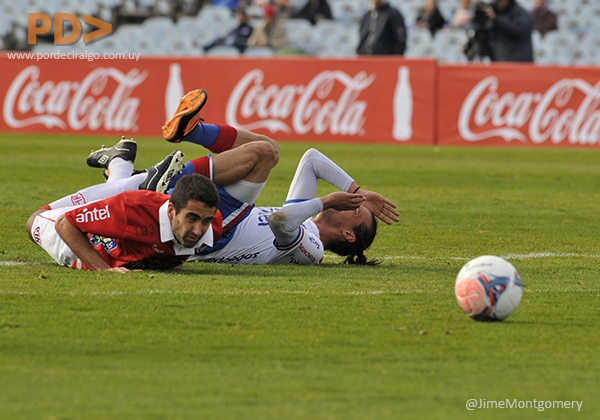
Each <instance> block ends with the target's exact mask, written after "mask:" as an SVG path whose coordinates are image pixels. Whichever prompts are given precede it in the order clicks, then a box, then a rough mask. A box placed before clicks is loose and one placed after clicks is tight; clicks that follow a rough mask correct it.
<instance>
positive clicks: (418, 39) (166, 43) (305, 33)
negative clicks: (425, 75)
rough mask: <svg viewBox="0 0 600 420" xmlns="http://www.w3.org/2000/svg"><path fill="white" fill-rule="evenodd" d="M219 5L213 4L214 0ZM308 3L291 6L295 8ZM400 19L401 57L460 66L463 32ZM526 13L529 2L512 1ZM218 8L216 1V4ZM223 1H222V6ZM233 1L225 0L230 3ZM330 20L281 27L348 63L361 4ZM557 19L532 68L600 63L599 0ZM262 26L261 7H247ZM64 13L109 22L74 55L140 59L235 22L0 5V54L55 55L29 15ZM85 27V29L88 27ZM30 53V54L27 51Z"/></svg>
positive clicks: (206, 14)
mask: <svg viewBox="0 0 600 420" xmlns="http://www.w3.org/2000/svg"><path fill="white" fill-rule="evenodd" d="M213 1H214V2H215V3H217V0H213ZM305 1H306V0H293V1H291V4H292V6H293V7H301V6H302V5H303V3H304V2H305ZM388 1H389V3H390V4H392V5H393V6H394V7H396V8H398V9H400V10H401V11H402V13H403V14H404V17H405V20H406V22H407V27H408V46H407V51H406V56H407V57H413V58H419V57H429V58H436V59H437V60H438V61H440V62H442V63H465V62H466V61H467V60H466V57H465V55H464V54H463V52H462V47H463V45H464V44H465V43H466V40H467V36H466V33H465V31H464V30H462V29H454V28H445V29H443V30H441V31H439V32H437V33H436V35H435V37H431V35H430V34H429V31H426V30H423V29H420V28H417V27H415V26H414V25H413V23H414V21H415V19H416V16H417V13H418V10H419V8H420V7H421V6H422V3H423V0H388ZM518 1H519V3H520V4H521V5H522V6H523V7H525V8H527V9H529V10H531V8H532V4H533V0H518ZM458 2H459V1H458V0H438V4H439V8H440V10H441V12H442V14H443V15H444V16H445V17H446V18H449V17H450V16H451V15H452V12H453V10H454V8H455V7H456V6H457V5H458ZM221 3H222V2H221ZM225 3H227V2H225ZM230 3H231V2H230ZM329 4H330V6H331V9H332V12H333V15H334V18H335V20H333V21H321V22H319V23H317V25H314V26H312V25H310V24H309V23H308V21H304V20H297V19H289V20H287V21H286V22H285V25H286V30H287V37H288V43H289V44H290V46H291V47H293V48H294V49H295V50H296V51H297V50H299V49H301V50H302V51H304V52H305V53H306V54H310V55H314V56H318V57H325V58H326V57H354V56H355V48H356V45H357V43H358V22H359V20H360V18H361V16H362V15H363V14H364V13H365V12H366V8H367V1H366V0H329ZM549 4H550V7H551V9H552V10H553V11H554V12H555V13H556V14H557V15H558V26H559V29H558V30H557V31H552V32H549V33H548V34H547V35H546V36H545V37H542V36H541V35H540V34H539V33H537V32H535V33H534V36H533V42H534V54H535V62H536V63H537V64H540V65H547V64H560V65H586V66H589V65H600V0H550V3H549ZM248 10H249V11H250V12H251V14H252V15H253V18H252V19H251V22H252V23H253V24H256V23H258V22H260V17H261V16H259V15H258V14H260V13H262V8H261V7H259V6H258V5H252V4H251V5H250V6H249V9H248ZM34 12H45V13H48V14H52V13H55V12H68V13H74V14H77V15H82V14H83V13H86V14H89V15H93V16H96V17H98V18H100V19H102V20H105V21H110V22H112V23H113V30H114V35H113V36H111V37H108V38H105V39H103V40H102V41H101V42H96V43H93V44H90V45H88V46H83V45H79V44H81V43H80V42H78V43H77V44H75V45H72V46H65V47H61V48H60V49H61V50H65V51H73V50H82V49H90V50H94V51H98V52H100V51H102V52H139V53H142V54H144V55H185V56H199V55H203V54H205V53H203V50H202V46H203V45H205V44H206V43H208V42H210V41H211V40H213V39H215V38H216V37H217V36H223V35H224V34H226V33H227V32H228V31H230V30H231V29H232V28H233V27H235V26H236V24H237V21H236V19H235V17H234V15H233V13H232V10H231V9H230V8H229V7H228V6H226V5H223V4H218V5H217V4H212V2H211V1H210V0H20V1H15V0H0V49H2V50H32V51H34V52H35V51H44V52H55V51H57V50H58V49H59V47H57V46H54V45H53V44H52V37H51V36H46V37H40V38H38V45H37V46H30V45H28V44H27V14H28V13H34ZM86 26H87V25H86ZM32 47H33V48H32ZM207 55H208V54H207ZM210 55H211V56H218V55H224V56H253V57H271V56H273V55H274V54H273V51H271V50H269V49H268V48H261V49H259V50H254V49H253V48H249V49H247V50H246V52H245V53H244V54H235V53H234V52H233V51H231V50H228V49H226V48H219V49H216V50H214V51H210Z"/></svg>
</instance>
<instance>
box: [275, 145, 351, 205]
mask: <svg viewBox="0 0 600 420" xmlns="http://www.w3.org/2000/svg"><path fill="white" fill-rule="evenodd" d="M319 179H322V180H323V181H325V182H327V183H329V184H331V185H333V186H334V187H336V188H337V189H339V190H340V191H344V192H346V191H348V188H350V185H352V183H353V182H354V179H352V178H351V177H350V175H348V174H347V173H346V172H344V170H343V169H342V168H340V167H339V166H338V165H337V164H336V163H335V162H333V161H332V160H331V159H329V158H328V157H327V156H325V155H324V154H322V153H321V152H319V151H318V150H316V149H309V150H308V151H307V152H306V153H304V155H303V156H302V159H300V162H299V163H298V168H297V169H296V173H295V174H294V179H293V180H292V183H291V185H290V189H289V190H288V195H287V198H286V201H285V204H289V203H295V202H298V201H304V200H308V199H311V198H314V197H315V196H316V194H317V185H318V181H319Z"/></svg>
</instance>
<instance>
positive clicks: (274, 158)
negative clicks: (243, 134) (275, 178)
mask: <svg viewBox="0 0 600 420" xmlns="http://www.w3.org/2000/svg"><path fill="white" fill-rule="evenodd" d="M265 138H266V139H268V137H266V136H265ZM269 140H270V139H269ZM251 146H252V149H253V152H254V155H255V158H256V165H257V166H258V165H262V166H269V167H270V168H273V167H275V165H277V163H278V162H279V145H278V144H277V143H275V142H273V141H267V140H264V141H257V142H254V143H251Z"/></svg>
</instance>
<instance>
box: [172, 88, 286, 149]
mask: <svg viewBox="0 0 600 420" xmlns="http://www.w3.org/2000/svg"><path fill="white" fill-rule="evenodd" d="M207 99H208V95H207V93H206V91H204V90H202V89H196V90H193V91H190V92H188V93H187V94H185V95H184V96H183V98H181V99H180V101H179V107H178V108H177V110H176V111H175V114H174V115H173V117H172V118H171V119H170V120H169V121H167V122H166V123H165V125H164V126H163V127H162V132H163V137H164V138H165V140H167V141H169V142H172V143H179V142H182V141H185V142H190V143H194V144H197V145H199V146H203V147H205V148H207V149H208V150H210V151H211V152H213V153H222V152H224V151H227V150H230V149H235V148H237V147H239V146H241V145H243V144H246V143H251V142H256V141H266V142H269V143H271V144H272V145H273V147H274V148H276V149H277V152H279V147H278V146H277V142H275V140H273V139H271V138H269V137H267V136H264V135H261V134H255V133H253V132H251V131H248V130H242V129H239V130H238V129H236V128H234V127H232V126H230V125H226V124H204V123H203V120H202V118H200V111H201V110H202V108H203V107H204V104H206V101H207Z"/></svg>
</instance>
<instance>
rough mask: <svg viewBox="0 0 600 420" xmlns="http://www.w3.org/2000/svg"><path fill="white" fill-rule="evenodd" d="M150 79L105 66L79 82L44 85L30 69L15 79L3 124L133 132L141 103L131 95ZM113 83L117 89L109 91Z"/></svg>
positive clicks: (36, 70) (133, 72)
mask: <svg viewBox="0 0 600 420" xmlns="http://www.w3.org/2000/svg"><path fill="white" fill-rule="evenodd" d="M146 76H147V73H146V72H143V73H142V72H140V71H139V70H138V69H132V70H130V71H129V72H128V73H123V72H121V71H120V70H118V69H115V68H112V67H107V68H104V67H100V68H97V69H95V70H93V71H91V72H90V73H89V74H88V75H87V76H86V77H85V78H84V79H83V80H82V81H80V82H76V81H67V80H62V81H59V82H54V81H52V80H46V81H44V82H41V81H40V69H39V68H38V67H37V66H29V67H27V68H25V69H23V70H22V71H21V72H20V73H19V74H18V75H17V77H15V79H14V80H13V82H12V83H11V85H10V87H9V88H8V91H7V92H6V96H5V98H4V105H3V109H2V112H3V116H4V121H5V122H6V124H7V125H8V126H10V127H13V128H21V127H27V126H30V125H34V124H42V125H44V126H45V127H46V128H52V127H59V128H62V129H67V128H70V129H72V130H81V129H82V128H84V127H87V128H89V129H90V130H97V129H98V128H100V127H102V128H103V129H105V130H109V131H112V130H114V131H122V130H131V129H134V127H135V125H136V122H137V119H138V107H139V104H140V99H139V98H137V97H132V96H130V95H131V92H132V91H133V89H134V88H135V87H137V86H139V85H140V84H141V83H142V82H143V81H144V79H145V78H146ZM111 80H114V81H115V82H116V83H117V85H116V87H114V88H113V87H110V88H107V85H108V84H109V82H110V81H111ZM109 89H110V90H112V93H111V92H108V90H109ZM32 113H33V114H34V115H31V114H32Z"/></svg>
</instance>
